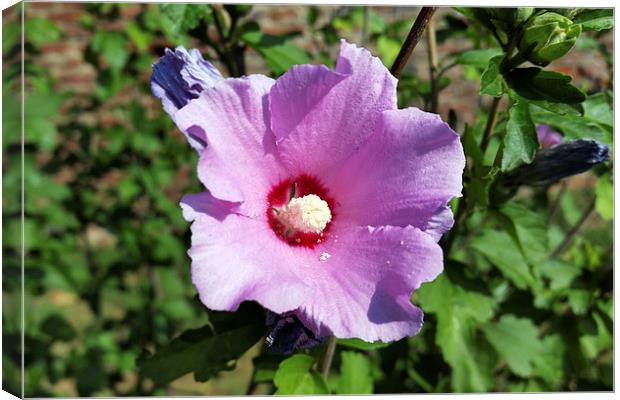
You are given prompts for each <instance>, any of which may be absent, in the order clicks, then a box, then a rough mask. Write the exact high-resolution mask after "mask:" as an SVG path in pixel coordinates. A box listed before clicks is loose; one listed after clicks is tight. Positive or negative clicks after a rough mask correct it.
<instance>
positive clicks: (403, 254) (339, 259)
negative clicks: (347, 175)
mask: <svg viewBox="0 0 620 400" xmlns="http://www.w3.org/2000/svg"><path fill="white" fill-rule="evenodd" d="M332 237H333V238H334V239H335V240H330V241H328V242H326V243H325V245H324V246H323V247H322V249H320V250H319V251H320V252H323V253H322V256H323V259H324V261H319V262H318V263H313V265H308V266H307V267H306V268H307V269H308V274H309V275H311V276H312V278H309V279H308V281H307V284H308V285H312V287H313V289H314V290H313V292H312V296H311V297H309V298H308V299H307V300H306V302H305V303H304V304H303V306H302V307H301V308H300V309H299V310H298V311H297V314H298V315H299V316H300V318H301V319H302V320H303V322H304V324H306V325H307V326H308V327H309V328H310V329H313V330H314V331H315V332H316V333H317V334H318V335H328V334H334V335H336V337H339V338H350V337H357V338H360V339H363V340H366V341H376V340H381V341H384V342H388V341H393V340H398V339H401V338H403V337H405V336H411V335H415V334H416V333H418V331H419V330H420V328H421V327H422V319H423V314H422V312H421V311H420V309H419V308H417V307H416V306H414V305H413V304H412V303H411V300H410V299H411V294H412V292H413V291H414V290H415V289H417V288H418V287H419V286H420V285H421V284H422V283H423V282H428V281H431V280H433V279H435V277H436V276H437V275H438V274H439V273H441V271H442V269H443V257H442V252H441V248H440V247H439V246H438V245H437V244H436V243H435V241H434V240H433V239H432V238H431V237H430V236H429V235H427V234H425V233H423V232H422V231H420V230H419V229H417V228H414V227H411V226H409V227H392V226H387V227H378V228H373V227H354V228H353V227H340V229H336V232H334V236H332ZM327 254H328V255H329V258H327V256H326V255H327Z"/></svg>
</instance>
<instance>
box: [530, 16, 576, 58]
mask: <svg viewBox="0 0 620 400" xmlns="http://www.w3.org/2000/svg"><path fill="white" fill-rule="evenodd" d="M580 33H581V25H579V24H573V21H571V20H570V19H569V18H566V17H564V16H562V15H560V14H556V13H554V12H544V13H541V14H538V15H536V16H534V17H532V18H530V19H529V21H528V22H527V24H526V25H525V27H524V28H523V35H522V36H521V40H520V41H519V48H520V49H521V51H523V52H524V54H525V57H526V58H527V59H528V60H529V61H531V62H533V63H535V64H539V65H546V64H547V63H549V62H551V61H553V60H555V59H558V58H560V57H562V56H563V55H564V54H566V53H568V51H569V50H570V49H571V48H572V47H573V46H574V45H575V43H576V42H577V38H578V37H579V34H580Z"/></svg>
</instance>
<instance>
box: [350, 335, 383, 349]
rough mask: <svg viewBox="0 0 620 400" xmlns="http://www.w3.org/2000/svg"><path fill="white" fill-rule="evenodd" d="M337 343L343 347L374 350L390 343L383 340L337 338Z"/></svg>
mask: <svg viewBox="0 0 620 400" xmlns="http://www.w3.org/2000/svg"><path fill="white" fill-rule="evenodd" d="M338 344H339V345H341V346H345V347H350V348H352V349H358V350H376V349H382V348H384V347H387V346H389V345H390V343H383V342H365V341H363V340H362V339H357V338H353V339H338Z"/></svg>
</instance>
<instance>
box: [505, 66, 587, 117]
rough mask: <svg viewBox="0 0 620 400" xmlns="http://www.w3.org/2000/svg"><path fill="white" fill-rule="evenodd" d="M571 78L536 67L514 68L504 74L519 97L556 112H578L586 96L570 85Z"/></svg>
mask: <svg viewBox="0 0 620 400" xmlns="http://www.w3.org/2000/svg"><path fill="white" fill-rule="evenodd" d="M571 80H572V78H571V77H570V76H568V75H563V74H560V73H558V72H553V71H546V70H543V69H540V68H537V67H532V68H515V69H513V70H512V71H510V72H509V73H508V74H507V75H506V82H507V83H508V86H510V88H511V89H513V90H514V91H515V93H516V94H517V95H519V97H523V98H524V99H526V100H527V101H528V102H530V103H532V104H536V105H537V106H539V107H542V108H545V109H547V110H549V111H552V112H555V113H558V114H579V113H581V112H582V107H581V105H580V104H579V103H581V102H583V101H584V100H585V99H586V97H585V95H584V94H583V92H582V91H581V90H579V89H577V88H576V87H575V86H573V85H571V84H570V82H571Z"/></svg>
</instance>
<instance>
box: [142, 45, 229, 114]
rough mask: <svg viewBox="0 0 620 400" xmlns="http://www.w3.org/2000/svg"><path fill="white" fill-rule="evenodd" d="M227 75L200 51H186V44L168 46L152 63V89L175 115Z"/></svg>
mask: <svg viewBox="0 0 620 400" xmlns="http://www.w3.org/2000/svg"><path fill="white" fill-rule="evenodd" d="M222 79H224V78H223V77H222V75H221V74H220V73H219V71H218V70H217V69H216V68H215V67H214V66H213V64H211V63H210V62H208V61H206V60H205V59H204V58H202V55H201V54H200V51H198V50H197V49H192V50H190V51H187V50H186V49H185V48H184V47H183V46H179V47H177V48H176V49H175V50H170V49H166V54H165V55H164V56H163V57H162V58H161V59H160V60H159V62H158V63H157V64H155V65H153V76H152V78H151V89H152V91H153V94H154V95H155V97H158V98H160V99H161V100H162V103H163V105H164V109H165V110H166V112H168V114H170V115H173V114H174V113H175V112H176V111H177V110H178V109H180V108H183V107H184V106H185V105H186V104H187V103H188V102H189V101H190V100H191V99H195V98H197V97H198V95H199V94H200V92H202V91H203V90H205V89H206V88H209V87H211V86H213V85H215V84H216V83H217V82H218V81H220V80H222Z"/></svg>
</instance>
